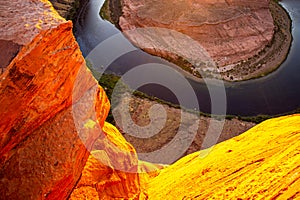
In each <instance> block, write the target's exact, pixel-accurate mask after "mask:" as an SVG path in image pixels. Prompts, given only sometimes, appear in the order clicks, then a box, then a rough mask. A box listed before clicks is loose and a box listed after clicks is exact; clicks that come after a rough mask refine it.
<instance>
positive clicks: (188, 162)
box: [0, 0, 300, 199]
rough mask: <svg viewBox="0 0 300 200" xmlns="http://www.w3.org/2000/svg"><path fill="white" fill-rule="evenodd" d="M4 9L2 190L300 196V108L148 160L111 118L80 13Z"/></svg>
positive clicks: (29, 5)
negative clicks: (86, 51) (84, 43)
mask: <svg viewBox="0 0 300 200" xmlns="http://www.w3.org/2000/svg"><path fill="white" fill-rule="evenodd" d="M0 12H1V16H0V27H1V32H0V45H1V46H0V48H1V50H2V51H1V52H0V57H1V58H3V59H2V60H1V68H2V69H1V70H2V73H1V74H0V105H1V107H0V116H1V122H0V193H1V198H2V199H206V198H218V199H224V198H227V199H237V198H240V199H243V198H266V199H269V198H274V199H275V198H277V199H289V198H290V199H300V193H299V185H300V182H299V180H300V175H299V168H300V164H299V163H300V162H299V161H300V149H299V147H300V143H299V141H300V140H299V139H300V123H299V122H300V115H299V114H295V115H291V116H285V117H280V118H275V119H270V120H267V121H265V122H263V123H261V124H259V125H257V126H255V127H254V128H252V129H250V130H249V131H247V132H245V133H243V134H241V135H240V136H237V137H235V138H232V139H230V140H227V141H225V142H222V143H220V144H217V145H215V146H213V147H211V148H209V149H205V150H202V151H199V152H195V153H193V154H190V155H187V156H186V157H184V158H182V159H180V160H179V161H177V162H176V163H174V164H172V165H168V166H167V165H162V164H154V163H148V162H145V161H141V160H139V159H138V158H139V157H138V153H137V151H136V150H135V148H134V147H133V146H132V145H131V144H130V143H129V142H128V141H126V140H125V138H124V137H123V136H122V134H121V133H120V131H119V130H118V129H117V128H116V127H114V126H113V125H111V124H109V123H107V122H106V121H105V120H106V118H107V115H108V112H109V109H110V102H109V100H108V98H107V96H106V94H105V91H104V89H103V88H102V87H101V86H99V85H98V83H97V81H96V80H95V79H94V77H93V76H92V73H91V71H90V70H89V69H88V68H87V66H86V63H85V60H84V58H83V56H82V54H81V52H80V49H79V46H78V44H77V42H76V40H75V38H74V36H73V33H72V28H73V25H72V22H71V21H66V20H65V19H64V18H62V17H61V16H60V15H59V14H58V13H57V11H56V10H55V9H54V8H53V6H52V4H51V3H50V2H48V1H46V0H38V1H36V0H34V1H33V0H22V1H21V0H14V1H5V2H4V1H2V2H0ZM6 50H7V51H6ZM207 152H209V153H207Z"/></svg>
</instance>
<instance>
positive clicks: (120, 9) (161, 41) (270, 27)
mask: <svg viewBox="0 0 300 200" xmlns="http://www.w3.org/2000/svg"><path fill="white" fill-rule="evenodd" d="M109 4H110V9H111V11H110V13H109V15H110V19H111V20H112V21H114V23H117V24H118V26H119V27H120V28H121V30H122V31H123V32H124V33H125V35H126V36H127V37H128V38H129V39H130V40H131V41H132V42H133V43H134V44H135V45H136V46H138V47H140V48H141V49H143V50H145V51H146V52H148V53H150V54H153V55H157V56H161V57H163V58H166V59H167V60H170V61H172V62H174V63H176V64H177V65H179V66H180V67H182V68H183V69H184V70H186V71H188V72H190V73H191V74H192V75H194V76H197V77H211V76H213V77H215V78H221V79H224V80H228V81H237V80H245V79H250V78H254V77H258V76H261V75H263V74H267V73H269V72H270V71H272V70H274V69H276V68H277V67H278V66H279V65H280V63H281V62H283V60H284V59H285V57H286V55H287V53H288V49H289V46H290V43H291V34H290V33H286V30H289V27H290V23H287V24H281V23H277V22H280V21H282V19H283V21H286V22H290V19H289V17H288V15H287V14H286V13H285V11H284V10H283V9H282V8H280V6H278V5H276V3H274V2H273V1H270V0H263V1H258V0H255V1H243V0H231V1H227V0H214V1H211V0H205V1H200V0H189V1H178V0H171V1H158V0H155V1H150V0H143V1H134V0H121V1H117V0H110V1H109ZM278 7H279V8H278ZM116 15H117V16H119V17H118V18H117V20H116V19H115V18H116ZM272 15H273V16H272ZM276 16H277V17H276ZM278 16H279V17H278ZM278 18H280V19H278ZM276 20H277V21H276ZM278 26H280V27H278ZM275 34H276V36H275ZM271 46H272V48H270V47H271ZM271 60H275V61H274V62H272V61H271ZM269 62H271V63H269Z"/></svg>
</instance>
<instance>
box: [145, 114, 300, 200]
mask: <svg viewBox="0 0 300 200" xmlns="http://www.w3.org/2000/svg"><path fill="white" fill-rule="evenodd" d="M299 139H300V115H294V116H287V117H281V118H276V119H271V120H268V121H265V122H263V123H261V124H260V125H258V126H256V127H254V128H252V129H251V130H249V131H247V132H246V133H244V134H242V135H240V136H238V137H235V138H233V139H230V140H228V141H225V142H223V143H220V144H218V145H216V146H214V147H213V148H211V149H208V150H204V151H200V152H197V153H194V154H191V155H189V156H186V157H184V158H182V159H181V160H179V161H178V162H176V163H175V164H173V165H171V166H169V167H167V168H165V169H163V170H161V172H160V174H159V175H158V176H157V177H155V178H154V179H152V180H151V181H150V183H149V185H148V189H147V192H146V193H147V195H148V199H300V194H299V185H300V174H299V168H300V142H299V141H300V140H299ZM207 151H210V153H209V154H207V153H206V152H207ZM203 155H205V156H204V157H202V156H203Z"/></svg>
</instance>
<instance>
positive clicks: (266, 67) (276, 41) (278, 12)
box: [221, 1, 292, 81]
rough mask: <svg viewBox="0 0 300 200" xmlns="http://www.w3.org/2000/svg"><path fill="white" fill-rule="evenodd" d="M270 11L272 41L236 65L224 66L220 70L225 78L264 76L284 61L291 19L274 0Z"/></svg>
mask: <svg viewBox="0 0 300 200" xmlns="http://www.w3.org/2000/svg"><path fill="white" fill-rule="evenodd" d="M270 11H271V14H272V17H273V19H274V25H275V32H274V36H273V39H272V41H271V42H270V43H269V44H268V45H266V47H265V48H264V49H263V50H262V51H260V52H259V53H258V54H257V55H255V56H253V57H251V58H249V59H248V60H247V61H241V62H240V63H237V64H236V65H237V66H236V67H232V66H225V67H224V68H225V70H224V71H221V74H222V76H223V78H224V79H225V80H227V81H242V80H248V79H253V78H258V77H262V76H266V75H267V74H269V73H271V72H273V71H274V70H276V69H278V68H279V67H280V65H281V64H282V63H283V62H284V61H285V59H286V57H287V55H288V53H289V49H290V46H291V42H292V34H291V24H292V21H291V18H290V16H289V14H288V13H287V11H286V10H285V9H284V8H283V7H282V6H281V5H280V4H278V3H276V2H274V1H270ZM226 69H229V70H226Z"/></svg>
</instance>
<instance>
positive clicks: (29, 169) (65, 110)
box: [0, 0, 139, 199]
mask: <svg viewBox="0 0 300 200" xmlns="http://www.w3.org/2000/svg"><path fill="white" fill-rule="evenodd" d="M0 12H1V19H0V23H1V32H0V40H1V41H2V42H1V44H4V45H3V46H1V52H5V51H6V48H10V49H12V52H13V53H10V54H9V55H10V56H9V57H8V59H7V60H6V61H5V62H3V63H4V64H7V63H8V65H5V66H4V65H3V69H4V68H5V69H6V70H5V71H4V70H3V74H1V76H0V104H1V106H0V116H1V122H0V180H1V181H0V193H1V199H66V198H67V197H68V196H69V195H70V193H71V191H72V190H73V188H74V187H75V185H76V183H77V181H78V179H79V178H80V176H81V174H82V170H83V168H84V166H85V163H86V161H87V159H88V157H89V154H90V153H89V151H91V150H92V146H93V144H94V142H95V141H96V140H97V139H99V138H100V137H101V138H102V141H101V145H100V146H99V148H100V150H103V149H105V152H109V147H110V148H111V151H112V152H115V151H116V150H117V149H121V150H119V151H118V153H120V152H122V150H124V151H125V150H127V146H126V145H124V144H123V143H121V142H118V137H121V136H118V135H115V134H114V131H111V130H110V129H108V131H105V130H107V129H106V128H104V132H103V131H102V128H101V127H103V126H104V120H105V118H106V116H107V113H108V110H109V107H110V105H109V102H108V99H107V97H106V95H105V93H104V90H103V89H102V88H101V87H100V86H98V84H97V82H96V80H95V79H94V78H93V77H92V75H91V73H90V71H89V70H88V69H87V67H86V66H85V63H84V59H83V57H82V55H81V52H80V50H79V47H78V44H77V43H76V41H75V38H74V36H73V35H72V23H71V22H70V21H68V22H67V21H65V20H64V19H63V18H61V17H60V16H59V15H58V14H57V12H56V11H55V10H54V9H53V7H52V5H51V4H50V3H49V2H48V1H33V0H26V1H21V0H20V1H17V0H16V1H7V2H3V1H2V2H1V3H0ZM16 47H17V48H16ZM2 54H3V53H2ZM3 55H5V54H3ZM3 57H5V56H3ZM104 127H107V126H104ZM122 147H124V148H123V149H122ZM130 149H131V151H132V152H133V153H132V154H133V155H132V156H129V157H128V162H129V161H130V163H131V162H132V163H137V159H136V154H135V152H134V151H133V149H132V148H130ZM115 153H117V152H115ZM107 154H108V155H109V156H111V155H110V154H109V153H107ZM130 155H131V154H130ZM104 160H105V159H104ZM111 160H113V159H111ZM107 162H108V161H107ZM115 162H117V161H116V160H115ZM124 165H125V164H124ZM126 166H128V167H131V165H126ZM134 170H136V171H134ZM130 172H137V168H134V167H133V168H132V169H131V171H130ZM105 173H106V174H107V176H108V175H109V174H110V170H107V171H105ZM123 176H126V172H124V173H123ZM123 176H122V177H123ZM112 179H113V177H112ZM108 180H110V179H109V178H108ZM137 180H138V179H137V175H135V176H133V177H132V178H127V179H126V183H128V185H132V184H134V185H135V189H134V190H133V192H132V193H134V192H136V193H138V192H139V184H138V183H137ZM110 187H111V185H109V184H106V185H105V184H104V185H102V186H101V188H102V189H103V190H105V191H107V190H109V188H110Z"/></svg>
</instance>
